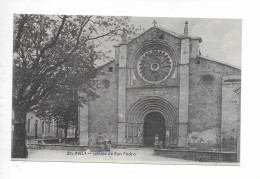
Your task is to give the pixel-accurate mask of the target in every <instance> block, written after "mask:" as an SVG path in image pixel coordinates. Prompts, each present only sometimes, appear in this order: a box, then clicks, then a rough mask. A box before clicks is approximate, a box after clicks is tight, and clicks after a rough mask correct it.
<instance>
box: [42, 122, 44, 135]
mask: <svg viewBox="0 0 260 179" xmlns="http://www.w3.org/2000/svg"><path fill="white" fill-rule="evenodd" d="M42 133H44V121H42Z"/></svg>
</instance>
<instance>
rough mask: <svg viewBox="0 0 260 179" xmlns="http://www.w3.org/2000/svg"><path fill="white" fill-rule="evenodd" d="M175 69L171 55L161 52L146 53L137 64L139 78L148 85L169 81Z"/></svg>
mask: <svg viewBox="0 0 260 179" xmlns="http://www.w3.org/2000/svg"><path fill="white" fill-rule="evenodd" d="M172 69H173V62H172V59H171V58H170V56H169V54H168V53H166V52H164V51H161V50H151V51H148V52H145V53H144V54H143V55H142V56H141V57H140V58H139V60H138V62H137V72H138V74H139V76H140V77H141V78H142V79H143V80H144V81H145V82H148V83H160V82H162V81H164V80H165V79H167V78H168V77H169V76H170V74H171V72H172Z"/></svg>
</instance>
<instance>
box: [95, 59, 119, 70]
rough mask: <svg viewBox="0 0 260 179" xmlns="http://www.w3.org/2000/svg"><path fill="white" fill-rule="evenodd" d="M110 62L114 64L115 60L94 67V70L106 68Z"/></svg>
mask: <svg viewBox="0 0 260 179" xmlns="http://www.w3.org/2000/svg"><path fill="white" fill-rule="evenodd" d="M112 62H115V60H111V61H108V62H105V63H104V64H101V65H98V66H96V68H97V69H99V68H102V67H104V66H106V65H108V64H110V63H112Z"/></svg>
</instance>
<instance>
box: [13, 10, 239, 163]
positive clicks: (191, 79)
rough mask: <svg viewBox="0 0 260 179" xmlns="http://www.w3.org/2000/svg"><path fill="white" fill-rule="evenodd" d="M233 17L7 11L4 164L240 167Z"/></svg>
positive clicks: (236, 30)
mask: <svg viewBox="0 0 260 179" xmlns="http://www.w3.org/2000/svg"><path fill="white" fill-rule="evenodd" d="M241 47H242V20H241V19H214V18H188V17H187V18H185V17H184V18H173V17H135V16H97V15H47V14H14V16H13V77H12V78H13V79H12V80H13V81H12V83H13V86H12V127H11V129H12V131H10V132H11V136H12V147H11V150H12V151H11V158H12V160H22V161H69V162H109V163H145V164H199V165H239V164H240V121H241V120H240V111H241V107H240V106H241V97H240V96H241Z"/></svg>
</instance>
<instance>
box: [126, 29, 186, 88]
mask: <svg viewBox="0 0 260 179" xmlns="http://www.w3.org/2000/svg"><path fill="white" fill-rule="evenodd" d="M160 36H163V39H160V38H159V37H160ZM144 43H151V45H150V47H149V49H150V48H156V49H158V50H159V49H160V47H161V45H160V44H163V43H165V44H168V45H169V46H171V47H172V48H173V49H174V52H172V51H171V53H174V54H172V55H171V54H170V56H171V58H172V59H173V60H174V61H176V62H178V61H179V59H180V50H181V41H180V39H178V38H177V37H174V36H172V35H170V34H168V33H166V32H163V31H161V30H159V29H156V28H151V29H149V30H148V31H146V32H145V33H144V34H142V35H140V36H138V38H135V39H133V40H131V41H130V42H129V43H128V45H127V57H128V62H127V77H128V78H127V86H129V87H131V86H132V87H140V86H150V84H147V83H145V82H144V81H142V80H140V79H139V78H138V75H136V73H135V69H136V64H135V63H136V61H135V60H136V59H135V58H134V55H135V53H136V50H137V49H140V47H141V46H142V45H143V44H144ZM162 48H163V47H162ZM146 50H147V49H146ZM163 50H166V49H163ZM162 84H163V85H167V86H173V85H178V68H175V69H174V71H173V73H172V74H171V77H169V78H168V79H167V80H165V81H164V82H163V83H160V84H158V85H157V86H161V85H162ZM153 86H156V85H153Z"/></svg>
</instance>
